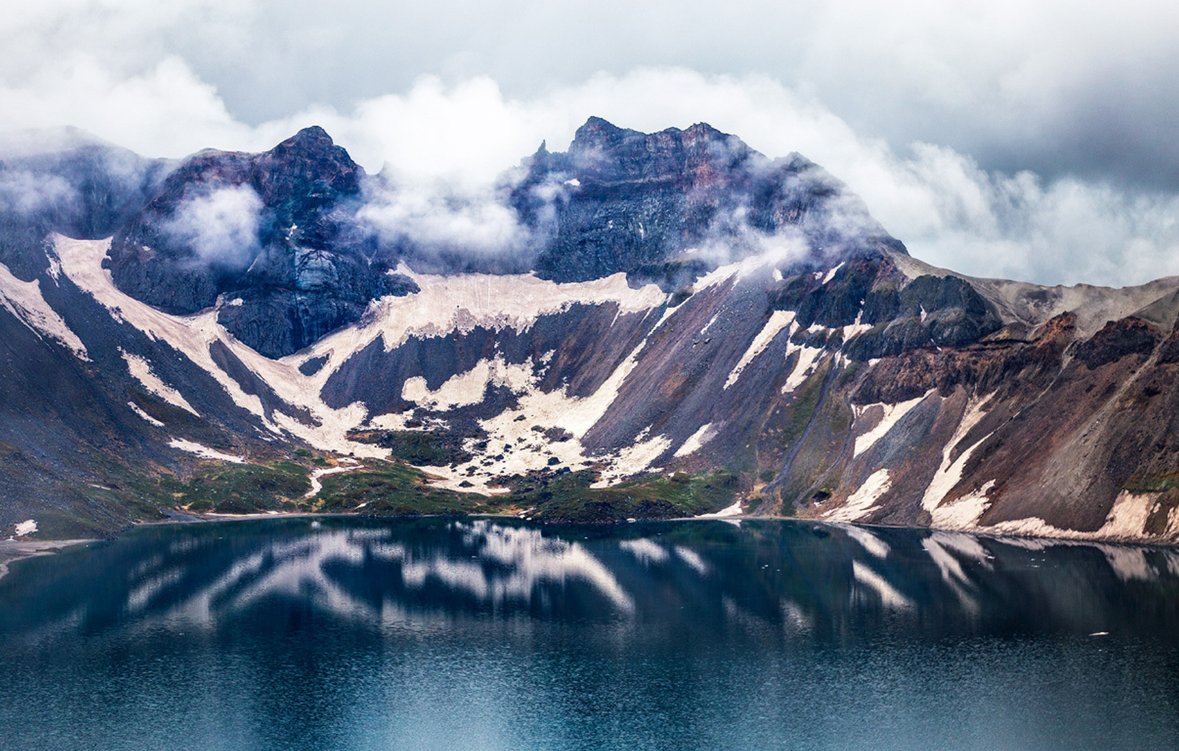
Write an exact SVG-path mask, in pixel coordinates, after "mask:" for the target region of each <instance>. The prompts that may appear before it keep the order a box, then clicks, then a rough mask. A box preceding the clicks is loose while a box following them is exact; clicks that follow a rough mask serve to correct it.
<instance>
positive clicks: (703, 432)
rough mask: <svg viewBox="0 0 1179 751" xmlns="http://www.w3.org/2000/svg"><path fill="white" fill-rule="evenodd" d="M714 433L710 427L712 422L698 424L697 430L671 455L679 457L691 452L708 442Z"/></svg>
mask: <svg viewBox="0 0 1179 751" xmlns="http://www.w3.org/2000/svg"><path fill="white" fill-rule="evenodd" d="M715 435H716V431H715V430H713V429H712V423H710V422H706V423H704V424H703V425H701V426H700V429H699V430H697V431H696V432H695V433H693V434H692V435H690V436H688V440H686V441H684V443H683V445H682V446H680V447H679V448H678V449H676V452H675V453H674V454H672V456H674V457H675V458H676V459H679V458H681V457H684V456H688V455H689V454H693V453H695V452H697V451H699V450H700V449H702V448H704V444H706V443H708V441H709V440H711V439H712V437H713V436H715Z"/></svg>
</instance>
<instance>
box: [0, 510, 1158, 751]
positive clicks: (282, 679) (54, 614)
mask: <svg viewBox="0 0 1179 751" xmlns="http://www.w3.org/2000/svg"><path fill="white" fill-rule="evenodd" d="M0 647H2V648H3V650H4V654H5V655H6V657H7V659H6V661H5V662H4V663H3V664H0V725H3V726H5V727H9V728H15V730H14V731H13V732H12V733H9V735H8V737H7V738H6V739H5V741H10V740H12V739H14V738H15V739H16V740H17V741H18V742H16V745H14V746H8V744H7V743H6V744H5V745H6V746H8V747H12V748H22V747H29V748H33V747H36V748H40V749H45V748H57V747H60V748H69V747H80V746H79V745H78V744H79V743H82V745H87V743H95V744H98V745H99V746H103V747H106V748H119V747H126V748H151V747H174V745H175V743H176V742H177V740H176V739H177V738H184V739H188V740H187V741H186V743H188V742H191V743H192V744H194V745H201V747H205V748H219V747H257V748H265V747H284V748H285V747H293V748H316V747H319V748H323V747H334V748H369V747H384V746H388V745H389V744H390V743H392V744H393V745H402V746H405V747H414V748H418V747H421V748H427V747H447V746H449V747H486V748H520V747H544V748H573V747H578V748H595V747H618V748H643V747H653V748H658V747H677V748H684V747H699V748H724V747H730V748H741V747H744V748H754V747H757V748H764V747H784V748H831V747H836V748H940V747H962V748H972V747H980V748H982V747H1037V748H1083V747H1092V748H1117V747H1125V748H1135V747H1162V746H1159V745H1158V744H1160V743H1162V744H1163V745H1164V746H1166V745H1169V744H1171V742H1172V741H1179V719H1176V718H1177V717H1179V686H1177V685H1176V684H1177V683H1179V681H1175V680H1174V679H1173V677H1172V676H1174V675H1175V674H1176V673H1175V671H1176V670H1179V552H1176V551H1175V550H1171V549H1165V548H1144V547H1128V546H1116V545H1102V544H1089V543H1075V542H1065V543H1051V542H1044V541H1033V540H1017V539H990V538H979V537H973V536H969V535H965V534H953V533H944V532H931V531H918V530H903V529H878V528H873V529H868V528H862V527H850V526H834V525H812V524H804V523H794V522H779V521H758V520H746V521H742V522H741V523H739V524H738V523H733V522H725V521H707V522H704V521H696V522H667V523H652V524H630V525H626V526H622V527H602V528H551V527H536V526H532V525H528V524H525V523H523V522H516V521H512V520H502V519H462V520H447V519H421V520H360V519H342V518H323V519H312V518H285V519H273V520H262V521H245V522H226V523H214V524H192V525H171V526H158V527H144V528H140V529H136V530H134V531H132V532H130V533H128V534H126V535H124V536H122V537H119V538H117V539H115V540H111V541H108V542H102V543H96V544H92V545H88V546H84V547H80V548H74V549H69V550H66V551H64V552H62V553H59V554H57V555H54V556H49V557H46V558H40V559H33V560H28V561H22V562H19V563H18V564H16V565H14V566H13V573H12V574H11V575H10V576H8V577H5V578H4V579H2V580H0ZM292 691H293V692H295V693H294V694H293V695H292V694H291V693H290V692H292ZM96 695H101V696H102V697H104V698H103V703H102V704H101V711H98V710H97V709H96V706H99V705H96V704H95V703H94V701H95V700H94V699H93V697H94V696H96ZM361 695H363V696H364V697H366V698H365V699H364V700H363V701H361V700H359V698H358V697H360V696H361ZM279 696H282V697H286V698H285V699H284V700H282V701H280V700H279V699H278V698H277V697H279ZM194 697H195V698H194ZM292 697H297V698H292ZM193 701H195V702H196V704H197V706H200V707H203V708H204V713H201V712H198V713H197V714H195V715H194V714H193V711H194V710H193V709H192V708H191V707H189V708H188V709H185V710H183V711H181V710H180V709H174V708H172V709H162V708H171V707H173V705H174V704H176V705H177V706H188V705H189V704H190V702H193ZM358 702H359V703H358ZM1107 702H1114V704H1108V703H1107ZM1032 706H1035V707H1037V709H1036V711H1035V712H1028V711H1027V708H1028V707H1032ZM1078 707H1080V708H1083V709H1084V710H1085V713H1083V717H1082V718H1081V719H1078V718H1077V717H1076V716H1075V712H1076V711H1077V709H1078ZM229 718H237V719H236V720H234V722H242V723H245V724H244V725H242V726H241V727H237V726H232V725H233V722H231V721H230V719H229ZM149 721H150V722H149ZM141 723H149V724H144V725H143V726H142V727H141V726H140V725H141ZM227 723H228V725H227ZM57 724H62V725H63V728H64V729H63V731H62V732H64V733H65V735H61V736H54V735H47V734H46V732H45V729H46V727H47V726H54V725H57ZM866 725H871V727H872V732H864V728H865V727H866ZM231 726H232V727H231ZM604 726H605V727H608V728H610V730H609V733H608V736H603V735H601V733H602V732H605V731H603V729H602V728H603V727H604ZM128 727H131V728H137V730H136V732H135V733H131V734H129V735H124V734H123V731H124V730H125V729H126V728H128ZM111 733H114V734H116V735H119V737H120V738H122V740H121V741H120V743H112V742H111V741H110V735H111ZM849 733H851V735H850V736H849V735H848V734H849ZM857 733H859V735H856V734H857ZM292 737H293V738H296V740H294V741H292V740H291V739H292ZM607 737H608V738H609V741H607V740H606V739H607ZM55 738H56V740H57V741H59V742H56V743H55V741H54V739H55ZM83 740H85V741H86V742H84V743H83V742H82V741H83ZM198 740H199V743H198ZM280 740H281V742H280ZM20 741H26V742H27V743H26V744H25V745H22V743H21V742H20ZM1152 744H1153V745H1152ZM181 745H185V744H184V743H182V744H181Z"/></svg>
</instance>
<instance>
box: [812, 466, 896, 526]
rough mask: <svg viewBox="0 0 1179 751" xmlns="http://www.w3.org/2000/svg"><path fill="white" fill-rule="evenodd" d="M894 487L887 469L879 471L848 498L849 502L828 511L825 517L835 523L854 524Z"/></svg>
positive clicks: (870, 476)
mask: <svg viewBox="0 0 1179 751" xmlns="http://www.w3.org/2000/svg"><path fill="white" fill-rule="evenodd" d="M891 487H892V480H891V478H890V477H889V473H888V470H887V469H878V470H876V471H875V472H873V473H872V474H871V475H869V476H868V479H867V480H864V484H863V485H861V486H860V487H859V488H857V489H856V491H855V492H854V493H852V494H851V495H850V496H848V499H847V501H846V502H845V503H844V504H843V505H842V506H840V507H839V508H837V509H832V510H831V511H828V512H827V513H826V514H825V515H824V516H825V518H827V519H828V520H830V521H833V522H854V521H855V520H857V519H860V518H862V517H863V516H864V515H865V514H867V513H868V512H869V511H871V510H872V507H873V506H875V505H876V501H878V500H880V498H881V496H883V495H884V494H885V493H887V492H888V489H889V488H891Z"/></svg>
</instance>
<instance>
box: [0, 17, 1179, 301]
mask: <svg viewBox="0 0 1179 751" xmlns="http://www.w3.org/2000/svg"><path fill="white" fill-rule="evenodd" d="M1176 38H1179V5H1175V4H1166V3H1162V2H1142V1H1141V0H1123V1H1121V2H1117V3H1113V2H1105V3H1091V2H1083V1H1082V2H1078V1H1076V0H1074V1H1073V2H1057V1H1056V0H1041V1H1039V2H1035V3H1029V2H1027V0H1022V2H1011V1H1009V0H990V1H989V2H985V3H982V2H979V3H969V4H968V3H964V2H944V1H941V2H930V1H925V0H894V2H890V3H880V2H872V1H869V0H827V1H826V2H810V1H802V2H781V1H779V2H765V1H759V0H730V2H727V3H717V2H699V1H698V0H677V1H676V2H670V1H668V0H645V1H644V0H628V1H627V2H621V1H620V0H596V2H567V1H566V0H546V1H544V2H539V1H535V0H482V1H476V0H434V1H433V2H430V3H421V2H416V3H407V2H399V1H388V0H380V1H378V0H335V1H334V2H332V3H330V4H328V3H323V2H315V1H313V0H171V1H170V2H167V3H160V2H158V1H157V0H43V1H42V2H40V3H23V4H18V5H14V6H13V7H11V8H6V10H5V13H4V14H2V15H0V49H3V50H4V54H3V55H2V56H0V112H2V113H4V114H3V117H0V131H4V132H14V131H24V130H26V129H36V128H56V127H60V126H66V125H71V126H76V127H79V128H82V129H85V130H87V131H90V132H92V133H94V134H95V135H97V136H99V137H101V138H104V139H107V140H109V141H112V142H114V143H116V144H119V145H123V146H126V147H128V148H131V149H133V150H135V151H138V152H139V153H142V154H144V155H147V156H167V157H180V156H183V155H185V154H188V153H191V152H193V151H196V150H198V149H201V148H205V147H216V148H225V149H246V150H260V149H265V148H269V147H270V146H273V145H274V144H275V143H277V142H278V141H280V140H282V139H283V138H285V137H287V136H289V135H290V134H292V133H293V132H294V131H295V130H297V129H298V128H300V127H303V126H305V125H310V124H319V125H322V126H323V127H325V128H326V129H327V130H328V132H329V133H331V134H332V136H333V137H334V138H335V140H336V141H337V143H340V144H341V145H343V146H345V147H346V148H347V149H348V150H349V151H350V153H352V155H353V157H354V158H356V159H357V161H359V162H360V163H361V164H363V165H364V166H365V167H366V168H367V169H369V170H370V171H374V172H375V171H378V170H381V169H385V170H387V171H388V174H390V175H392V176H395V177H396V178H397V179H398V180H400V181H401V182H402V183H403V184H406V185H416V186H430V185H435V186H436V185H446V186H448V189H453V190H461V191H467V192H470V193H472V194H478V193H479V192H480V191H485V190H486V188H487V186H488V185H489V184H490V182H491V181H492V180H493V179H494V178H495V177H496V176H497V175H498V174H500V173H501V172H502V171H503V170H505V169H508V168H510V167H511V166H513V165H515V164H517V163H518V162H519V160H520V159H521V158H522V157H524V156H526V155H528V154H530V153H532V152H533V151H535V149H536V147H537V146H538V145H539V144H540V142H541V141H542V140H546V141H547V142H548V145H549V147H550V148H552V149H554V150H561V149H564V148H565V146H566V145H567V144H568V142H569V140H570V139H571V138H572V136H573V132H574V131H575V130H576V128H577V126H578V125H580V124H581V123H582V122H584V121H585V119H586V118H587V117H589V116H590V115H598V116H602V117H605V118H607V119H609V120H611V121H612V122H615V123H616V124H618V125H621V126H625V127H630V128H635V129H639V130H645V131H653V130H660V129H663V128H666V127H672V126H675V127H681V128H682V127H687V126H689V125H691V124H692V123H695V122H700V121H703V122H708V123H710V124H711V125H713V126H715V127H717V128H719V129H721V130H724V131H726V132H729V133H733V134H735V135H737V136H739V137H741V138H742V139H743V140H745V141H746V142H747V143H749V144H750V145H751V146H753V147H754V148H756V149H758V150H759V151H762V152H763V153H765V154H767V155H769V156H772V157H778V156H785V155H787V154H789V153H790V152H795V151H797V152H800V153H802V154H804V155H805V156H807V157H808V158H810V159H812V160H814V161H816V162H818V163H819V164H821V165H823V166H824V167H825V168H827V169H828V170H829V171H830V172H831V173H832V174H834V175H835V176H836V177H838V178H839V179H841V180H843V181H844V182H846V183H847V184H848V185H849V186H850V187H851V189H852V190H854V191H855V192H856V193H858V194H859V195H860V196H861V197H862V198H863V199H864V200H865V202H866V203H867V204H868V207H869V209H870V210H871V212H872V213H873V215H874V216H876V218H877V219H879V220H880V221H881V223H882V224H884V226H885V227H886V228H887V229H888V230H889V231H890V232H891V233H892V234H893V235H894V236H896V237H897V238H899V239H901V240H902V241H903V242H905V244H906V245H907V246H908V248H909V250H910V252H911V253H912V254H913V255H915V256H917V257H919V258H922V259H923V260H926V261H928V262H930V263H933V264H935V265H939V266H944V267H948V268H953V269H955V270H958V271H961V272H965V273H969V274H973V275H976V276H987V277H1004V278H1015V279H1024V280H1028V281H1035V282H1041V283H1049V284H1056V283H1065V284H1073V283H1078V282H1087V283H1094V284H1111V285H1124V284H1135V283H1141V282H1145V281H1147V280H1150V279H1153V278H1157V277H1159V276H1164V275H1177V274H1179V138H1176V137H1175V125H1174V124H1175V123H1176V122H1179V91H1176V87H1177V84H1176V81H1179V45H1177V44H1175V43H1174V40H1175V39H1176Z"/></svg>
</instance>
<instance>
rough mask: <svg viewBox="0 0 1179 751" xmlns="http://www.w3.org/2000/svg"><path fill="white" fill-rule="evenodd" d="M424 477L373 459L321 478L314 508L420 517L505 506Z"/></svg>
mask: <svg viewBox="0 0 1179 751" xmlns="http://www.w3.org/2000/svg"><path fill="white" fill-rule="evenodd" d="M426 480H427V478H426V475H425V473H423V472H422V471H421V470H418V469H415V468H413V467H409V466H406V465H404V464H395V463H392V462H376V463H373V464H372V465H370V466H367V467H365V468H364V469H361V470H357V471H355V472H341V473H339V474H334V475H328V476H326V477H324V478H323V489H322V490H321V491H320V492H319V494H318V495H317V496H316V498H315V507H316V509H317V510H320V511H361V512H363V513H366V514H391V515H397V516H419V515H425V514H475V513H484V514H486V513H497V512H499V511H500V510H502V509H503V508H504V507H505V505H506V499H502V498H492V497H489V496H484V495H479V494H476V493H458V492H455V491H453V490H446V489H445V488H432V487H430V486H428V485H426Z"/></svg>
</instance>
